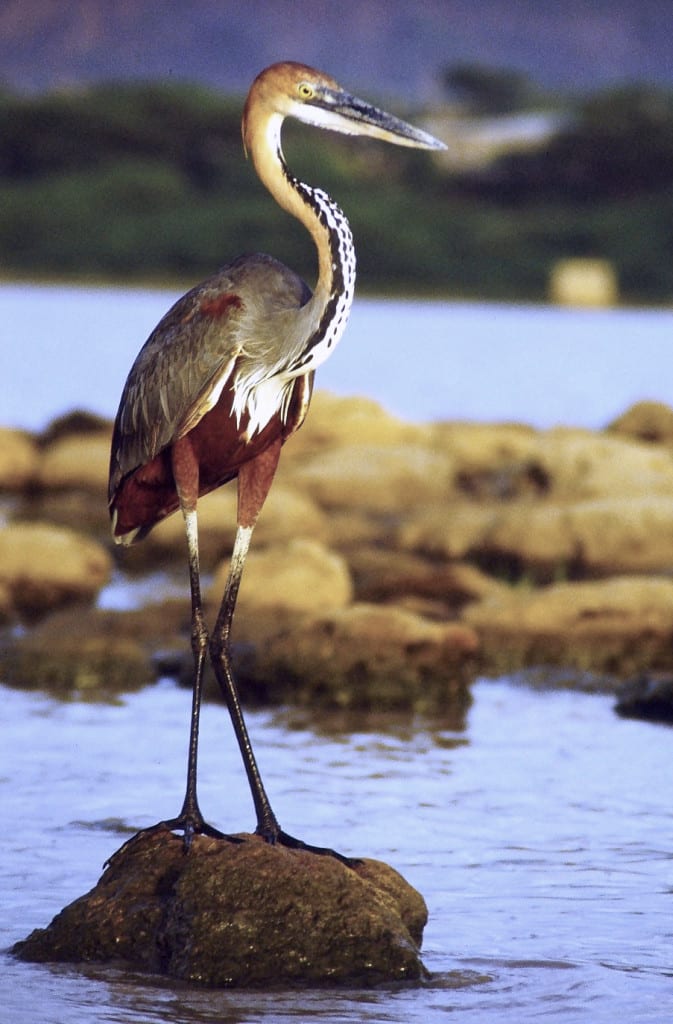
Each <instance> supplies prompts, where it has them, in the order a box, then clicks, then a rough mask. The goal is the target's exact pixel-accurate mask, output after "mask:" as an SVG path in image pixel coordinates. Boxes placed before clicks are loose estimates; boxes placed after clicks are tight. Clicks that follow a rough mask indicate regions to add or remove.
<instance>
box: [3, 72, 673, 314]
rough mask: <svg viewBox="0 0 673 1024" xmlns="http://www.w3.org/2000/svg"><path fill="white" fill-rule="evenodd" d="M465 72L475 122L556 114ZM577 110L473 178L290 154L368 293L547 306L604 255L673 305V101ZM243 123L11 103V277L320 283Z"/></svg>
mask: <svg viewBox="0 0 673 1024" xmlns="http://www.w3.org/2000/svg"><path fill="white" fill-rule="evenodd" d="M460 71H461V69H454V71H453V74H452V75H447V86H449V87H450V88H451V89H452V90H453V92H454V93H456V92H460V93H461V100H462V102H463V104H464V106H465V108H466V109H467V110H468V112H469V113H470V115H471V116H475V117H479V116H484V115H489V116H492V115H494V114H499V113H503V112H511V111H512V110H517V109H525V107H526V105H533V104H539V103H540V101H541V97H540V95H539V93H537V92H535V91H534V90H531V89H530V88H529V87H527V83H525V82H523V81H522V80H521V78H520V77H517V76H516V75H512V74H511V73H508V74H506V75H505V74H504V73H503V75H501V77H500V78H498V73H495V72H492V71H487V70H480V69H474V68H472V69H469V68H468V69H465V68H464V69H462V77H461V74H459V72H460ZM547 102H548V100H547ZM563 104H564V109H565V111H566V113H567V116H566V117H565V120H564V127H563V129H562V130H561V131H559V132H558V133H557V134H555V135H554V136H553V137H552V138H551V139H550V140H549V141H548V142H547V143H546V144H545V145H544V147H541V148H538V149H535V150H531V151H528V152H517V153H514V152H512V153H510V154H508V155H503V156H501V157H500V158H499V159H497V160H495V161H493V162H491V163H489V164H487V165H485V166H484V167H480V168H477V169H472V170H470V171H465V172H462V173H460V174H458V173H448V172H447V171H446V169H445V168H443V167H442V165H441V163H440V162H438V161H436V160H435V159H433V157H432V156H431V155H427V156H425V157H424V158H423V159H420V160H419V156H420V154H417V153H415V154H413V158H412V156H410V154H408V153H407V152H406V151H405V150H404V149H395V148H393V147H385V149H384V148H383V147H381V146H379V145H377V144H376V143H369V142H365V141H363V140H354V141H349V140H347V139H342V138H341V137H336V136H331V135H330V134H329V133H320V137H319V138H318V137H317V133H316V132H315V131H314V130H312V129H309V128H304V127H303V126H295V125H292V124H288V126H287V129H286V132H285V136H284V145H285V150H286V153H287V157H288V162H289V163H290V165H291V166H292V169H293V171H295V172H296V173H297V174H298V175H299V176H300V177H304V178H305V179H306V180H307V181H310V182H315V183H316V184H319V185H321V186H322V187H324V188H326V189H327V190H328V191H329V192H330V193H331V194H332V195H333V196H334V197H335V199H337V201H338V202H339V203H340V204H341V205H342V206H343V207H344V209H345V210H346V212H347V214H348V216H349V219H350V221H351V225H352V227H353V231H354V234H355V237H356V244H357V249H358V255H359V280H360V288H361V289H362V290H364V291H377V292H385V291H388V290H393V289H394V290H396V291H399V290H400V289H401V290H404V291H405V292H407V293H414V294H428V295H442V296H449V295H458V296H467V297H479V298H486V299H496V298H497V299H527V300H536V299H541V298H543V297H544V295H545V292H546V287H547V281H548V277H549V273H550V270H551V267H552V266H553V265H554V263H555V262H556V261H557V260H558V259H562V258H566V257H572V256H587V255H589V256H597V257H601V258H605V259H608V260H610V261H611V262H612V263H613V264H614V266H615V268H616V270H617V274H618V276H619V280H620V285H621V289H622V294H623V296H624V297H625V298H626V299H627V300H630V301H636V302H640V301H645V302H659V303H666V302H670V301H671V297H673V93H669V92H668V91H666V90H663V89H660V88H654V87H649V86H637V85H633V86H628V87H623V88H617V89H612V90H610V91H608V92H603V93H598V94H595V95H591V96H588V97H580V98H577V99H570V100H569V99H565V100H564V101H563ZM240 110H241V100H240V99H239V98H235V99H232V98H230V97H224V96H221V95H219V94H217V93H214V92H212V91H210V90H207V89H204V88H202V87H199V86H194V85H189V84H156V83H135V84H128V83H127V84H119V83H115V84H106V85H101V86H98V87H94V88H89V89H85V90H84V89H83V90H79V91H71V92H59V93H53V94H48V95H43V96H29V97H26V96H17V95H14V94H12V93H10V92H8V91H5V92H4V93H0V118H1V119H2V125H3V130H2V132H0V260H1V261H2V268H3V269H4V273H5V275H21V276H36V275H48V276H49V275H58V276H69V277H77V278H87V279H117V280H142V281H147V280H150V279H154V280H157V279H176V278H178V279H181V280H182V279H185V280H190V279H195V278H198V277H200V276H202V275H204V274H207V273H210V272H211V271H212V270H213V269H215V268H216V267H218V266H219V265H221V264H222V263H224V262H226V261H227V260H228V259H230V258H233V257H234V256H236V255H238V254H239V253H241V252H250V251H267V252H271V253H273V254H274V255H276V256H278V257H279V258H280V259H283V260H284V261H285V262H287V263H289V264H290V265H291V266H293V267H294V268H296V269H297V270H298V271H299V272H300V273H302V274H303V275H304V276H305V277H306V278H307V280H308V281H309V283H311V282H312V280H313V274H314V255H313V251H312V248H311V243H310V241H309V240H308V239H307V237H306V235H305V232H303V229H301V228H300V227H299V226H298V225H296V224H294V223H293V222H292V220H291V219H290V218H288V217H287V215H286V214H285V213H283V211H281V210H280V209H278V208H277V207H276V205H275V204H274V203H273V202H272V200H271V199H270V198H269V197H268V195H267V194H266V192H265V191H264V189H263V188H262V186H261V185H260V184H259V182H258V181H257V179H256V177H255V175H254V172H253V171H252V168H251V167H250V166H249V165H248V164H247V163H246V161H245V157H244V155H243V151H242V145H241V137H240ZM410 116H411V117H412V118H413V117H414V114H413V112H412V113H411V114H410ZM416 117H417V115H416ZM417 119H418V118H417Z"/></svg>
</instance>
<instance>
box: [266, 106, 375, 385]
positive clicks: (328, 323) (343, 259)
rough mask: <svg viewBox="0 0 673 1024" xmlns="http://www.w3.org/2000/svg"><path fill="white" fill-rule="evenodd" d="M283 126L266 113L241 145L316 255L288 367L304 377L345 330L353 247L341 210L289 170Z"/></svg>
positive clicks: (277, 117)
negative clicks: (297, 350) (298, 340)
mask: <svg viewBox="0 0 673 1024" xmlns="http://www.w3.org/2000/svg"><path fill="white" fill-rule="evenodd" d="M282 123H283V117H282V115H281V114H278V113H276V112H272V113H270V114H268V115H267V116H266V117H265V118H263V119H260V120H259V121H258V122H257V123H256V124H254V125H250V126H249V127H250V128H251V129H252V130H250V131H248V132H246V143H247V145H248V148H249V150H250V155H251V157H252V160H253V163H254V165H255V170H256V171H257V174H258V175H259V178H260V180H261V181H262V183H263V184H264V185H265V186H266V188H267V189H268V190H269V192H270V193H271V195H272V196H273V197H274V199H275V200H276V202H277V203H278V204H279V206H281V207H282V208H283V209H284V210H287V212H288V213H290V214H292V216H294V217H296V218H297V219H298V220H299V221H301V223H302V224H303V225H304V227H305V228H306V229H307V230H308V232H309V234H310V235H311V237H312V238H313V241H314V243H315V247H316V250H317V253H318V280H317V283H316V287H315V291H314V294H313V296H312V298H311V299H310V300H309V302H308V303H307V304H306V306H305V307H304V311H303V312H304V316H303V317H302V319H303V321H304V327H305V328H308V329H307V330H306V334H305V336H306V341H305V343H304V344H303V345H302V353H301V355H300V356H299V357H298V358H297V359H295V361H294V363H293V365H292V366H291V367H289V368H288V369H290V370H291V371H292V372H293V373H298V372H301V373H305V372H308V370H311V369H314V368H315V367H316V366H317V365H319V364H320V363H321V362H323V361H324V360H325V359H326V358H327V356H328V355H329V354H330V352H331V351H332V349H333V348H334V346H335V345H336V343H337V342H338V340H339V338H340V337H341V335H342V333H343V330H344V328H345V326H346V321H347V319H348V314H349V312H350V307H351V303H352V301H353V293H354V289H355V248H354V245H353V236H352V234H351V230H350V227H349V225H348V220H347V219H346V215H345V214H344V213H343V211H342V210H341V208H340V207H339V206H338V205H337V204H336V203H335V202H334V201H333V200H332V199H331V198H330V197H329V196H328V195H327V193H326V192H324V191H323V190H322V189H319V188H314V187H313V186H311V185H307V184H305V183H304V182H302V181H299V180H298V179H297V178H295V177H294V176H293V175H292V174H291V173H290V171H289V170H288V167H287V164H286V163H285V159H284V157H283V152H282V148H281V141H280V130H281V125H282Z"/></svg>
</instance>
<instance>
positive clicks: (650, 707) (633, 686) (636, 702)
mask: <svg viewBox="0 0 673 1024" xmlns="http://www.w3.org/2000/svg"><path fill="white" fill-rule="evenodd" d="M615 711H616V712H617V714H618V715H621V716H622V718H641V719H643V720H644V721H647V722H665V723H667V724H673V676H672V675H663V676H651V675H647V674H645V675H642V676H639V677H638V678H637V679H630V680H628V681H627V682H626V683H624V685H623V686H622V687H621V689H620V690H619V693H618V694H617V703H616V705H615Z"/></svg>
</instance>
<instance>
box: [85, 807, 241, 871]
mask: <svg viewBox="0 0 673 1024" xmlns="http://www.w3.org/2000/svg"><path fill="white" fill-rule="evenodd" d="M155 832H182V834H183V846H184V852H185V853H188V852H189V848H190V846H191V844H192V839H193V838H194V836H195V835H201V836H209V837H210V838H212V839H225V840H226V841H227V842H229V843H241V842H243V840H242V839H240V838H239V837H238V836H230V835H227V834H226V833H225V832H220V831H219V829H216V828H213V826H212V825H209V824H208V822H207V821H204V819H203V818H201V817H200V816H199V817H195V816H194V815H191V814H179V815H178V817H177V818H170V819H168V820H167V821H158V822H157V823H156V825H148V827H147V828H141V829H139V831H138V832H136V833H134V835H132V836H131V838H130V839H127V840H126V842H125V843H124V844H123V845H122V846H120V847H119V849H118V850H115V852H114V853H113V854H112V856H111V857H109V858H108V859H107V860H106V861H105V864H104V867H106V868H107V867H109V866H110V865H111V864H113V863H114V861H115V860H116V859H117V858H118V857H119V856H120V854H122V853H123V852H124V850H126V849H127V848H128V847H129V846H130V845H131V844H132V843H134V842H135V841H136V839H139V838H140V837H141V836H148V835H152V834H153V833H155Z"/></svg>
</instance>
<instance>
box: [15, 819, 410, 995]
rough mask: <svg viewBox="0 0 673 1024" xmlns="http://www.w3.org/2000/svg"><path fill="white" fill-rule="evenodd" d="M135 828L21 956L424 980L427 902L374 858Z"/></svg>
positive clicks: (258, 977) (204, 977)
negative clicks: (349, 858) (92, 883)
mask: <svg viewBox="0 0 673 1024" xmlns="http://www.w3.org/2000/svg"><path fill="white" fill-rule="evenodd" d="M235 838H236V839H237V840H238V841H228V840H225V839H212V838H207V837H205V836H201V835H198V836H195V837H194V839H193V841H192V843H191V846H190V849H189V851H188V852H187V853H185V849H184V842H183V840H182V838H180V837H178V836H176V835H174V834H173V833H170V832H168V831H163V830H159V831H155V832H145V833H140V834H139V835H138V836H136V837H135V838H134V839H133V840H131V841H130V842H129V843H128V844H126V845H125V846H123V847H122V848H121V850H119V851H118V852H117V853H116V854H115V855H114V856H113V857H112V858H111V861H110V862H109V866H108V867H107V869H106V870H105V872H104V874H103V876H102V877H101V879H100V881H99V882H98V884H97V885H96V887H95V888H94V889H93V890H91V892H89V893H88V894H86V895H85V896H82V897H80V898H79V899H78V900H75V902H74V903H71V904H70V905H69V906H67V907H66V908H65V909H64V910H62V911H61V913H60V914H58V915H57V916H56V917H55V918H54V920H53V921H52V922H51V924H49V925H48V927H47V928H44V929H37V930H36V931H34V932H33V933H32V934H31V935H29V936H28V938H27V939H25V940H23V941H22V942H19V943H17V945H16V946H15V947H14V950H13V952H14V953H15V954H16V955H17V956H19V957H20V958H21V959H24V960H29V961H39V962H55V961H60V962H66V963H82V962H98V963H112V964H118V965H119V964H121V965H123V966H127V967H130V968H133V969H141V970H146V971H151V972H153V973H160V974H165V975H168V976H170V977H173V978H176V979H180V980H183V981H189V982H196V983H200V984H203V985H209V986H218V987H220V986H221V987H229V986H254V985H273V984H324V983H332V984H358V985H362V984H376V983H380V982H384V981H417V980H419V979H420V978H422V977H423V974H424V969H423V965H422V962H421V959H420V953H419V945H420V942H421V937H422V932H423V928H424V926H425V922H426V920H427V910H426V907H425V903H424V901H423V898H422V897H421V896H420V895H419V893H417V892H416V891H415V890H414V889H413V888H412V887H411V886H410V885H409V884H408V883H407V882H406V881H405V880H404V879H403V878H402V877H401V876H400V875H399V874H398V873H397V872H395V871H394V870H393V869H392V868H390V867H388V865H386V864H383V863H381V862H379V861H373V860H363V861H354V862H353V866H352V867H349V866H347V865H346V864H344V863H343V862H342V861H341V860H338V859H337V858H336V857H332V856H330V855H319V854H316V853H313V852H310V851H307V850H301V849H288V848H286V847H284V846H270V845H268V844H267V843H265V842H264V841H263V840H262V839H260V838H259V837H257V836H240V837H235Z"/></svg>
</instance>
